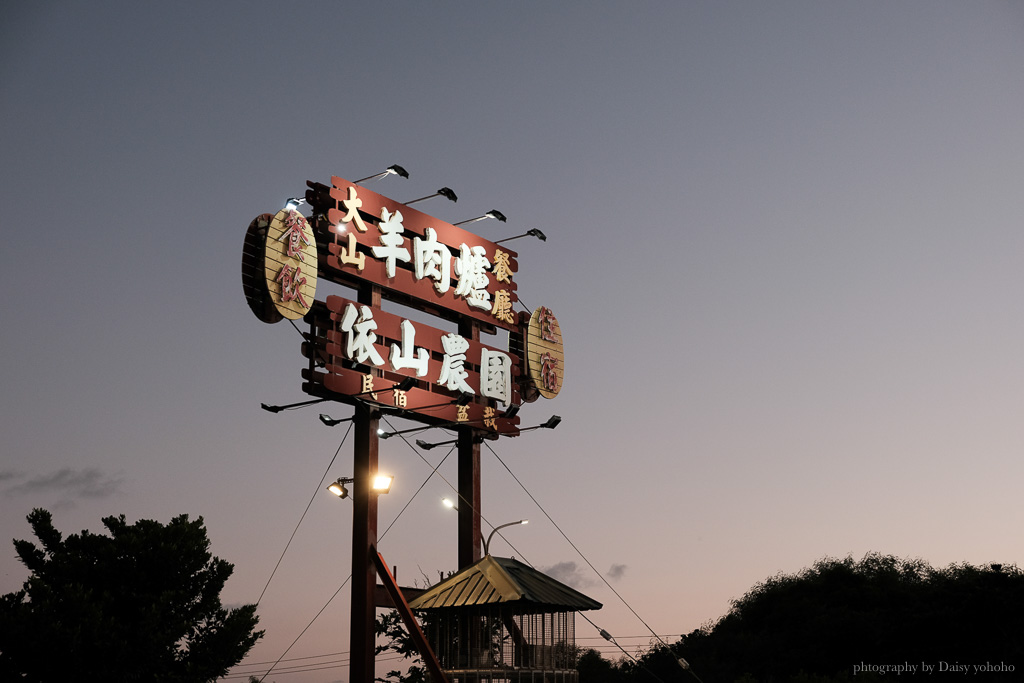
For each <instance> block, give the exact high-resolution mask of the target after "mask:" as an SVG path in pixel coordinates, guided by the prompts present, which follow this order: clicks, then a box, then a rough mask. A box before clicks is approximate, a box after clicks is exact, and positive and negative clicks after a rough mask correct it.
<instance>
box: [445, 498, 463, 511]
mask: <svg viewBox="0 0 1024 683" xmlns="http://www.w3.org/2000/svg"><path fill="white" fill-rule="evenodd" d="M441 505H444V506H445V507H446V508H448V509H449V510H455V511H456V512H458V511H459V508H457V507H455V503H454V502H452V499H451V498H442V499H441Z"/></svg>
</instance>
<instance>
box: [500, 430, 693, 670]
mask: <svg viewBox="0 0 1024 683" xmlns="http://www.w3.org/2000/svg"><path fill="white" fill-rule="evenodd" d="M486 445H487V450H489V451H490V452H491V453H493V454H494V457H495V458H497V459H498V462H500V463H501V466H502V467H504V468H505V471H507V472H508V473H509V475H511V476H512V478H513V479H515V481H516V483H517V484H519V486H520V488H522V489H523V491H524V492H525V493H526V495H528V496H529V497H530V500H532V501H533V502H534V504H535V505H536V506H537V508H538V509H540V511H541V512H543V513H544V516H545V517H547V518H548V521H549V522H551V524H552V525H553V526H554V527H555V529H557V530H558V533H560V534H561V535H562V538H564V539H565V540H566V542H567V543H568V544H569V545H571V546H572V549H573V550H575V551H576V553H577V554H578V555H579V556H580V557H581V558H583V561H584V562H586V563H587V566H588V567H590V568H591V569H592V570H593V571H594V573H595V574H597V576H598V578H600V579H601V581H602V582H603V583H604V585H606V586H607V587H608V589H609V590H611V592H612V593H614V594H615V597H617V598H618V599H619V600H620V601H621V602H622V604H623V605H625V606H626V608H627V609H629V611H630V612H632V613H633V616H635V617H636V618H637V619H638V620H639V621H640V623H641V624H643V625H644V626H645V627H646V628H647V630H648V631H650V632H651V635H652V636H654V637H655V639H657V641H658V642H659V643H661V644H662V646H663V647H664V648H665V649H666V650H668V651H669V652H670V653H672V649H671V648H670V647H669V645H668V643H666V642H665V641H664V640H663V639H662V637H661V636H659V635H658V634H657V632H656V631H655V630H654V629H653V628H651V627H650V625H649V624H648V623H647V622H646V621H644V619H643V617H641V616H640V615H639V614H637V611H636V610H635V609H633V607H632V605H630V604H629V603H628V602H626V599H625V598H624V597H622V596H621V595H620V594H619V592H618V591H617V590H615V588H614V586H612V585H611V584H610V583H608V580H607V579H606V578H605V577H604V575H603V574H602V573H601V572H599V571H597V568H596V567H595V566H594V565H593V563H591V561H590V560H589V559H587V556H586V555H584V554H583V552H582V551H581V550H580V549H579V548H578V547H576V544H575V543H573V542H572V539H570V538H569V537H568V536H567V535H566V534H565V532H564V531H562V528H561V527H560V526H558V524H557V523H556V522H555V520H554V519H552V518H551V515H549V514H548V511H547V510H545V509H544V506H543V505H541V504H540V502H539V501H538V500H537V499H536V498H535V497H534V496H533V494H532V493H530V490H529V489H527V488H526V486H525V485H524V484H523V482H521V481H520V480H519V477H517V476H516V475H515V473H514V472H513V471H512V470H511V468H509V466H508V465H507V464H505V461H504V460H502V459H501V456H500V455H498V453H497V451H495V450H494V449H493V448H492V447H491V445H490V444H489V443H488V444H486ZM581 616H582V617H583V618H584V619H586V620H587V622H589V623H590V625H591V626H593V627H594V628H596V629H598V632H599V633H600V634H601V637H602V638H604V639H605V640H607V641H609V642H610V643H612V644H614V645H615V646H617V647H618V648H619V649H620V650H622V652H623V653H624V654H626V655H627V656H628V657H629V658H630V659H633V661H635V662H637V664H640V666H643V667H644V669H647V667H646V666H644V665H643V663H641V662H639V661H638V660H636V659H635V658H634V657H633V656H632V655H630V654H629V653H628V652H626V651H625V650H624V649H623V648H622V646H621V645H619V644H618V643H617V642H615V639H614V638H613V637H612V636H611V634H610V633H608V632H607V631H605V630H604V629H601V628H598V626H597V624H595V623H594V622H593V621H591V620H590V619H589V618H587V616H586V615H585V614H582V613H581ZM673 656H674V653H673ZM676 662H677V663H678V664H679V666H680V667H682V668H683V669H684V670H685V671H689V672H690V673H691V674H692V675H693V677H694V678H696V679H697V680H698V681H700V678H699V677H698V676H697V674H696V673H694V671H693V669H691V668H690V664H689V662H687V661H686V660H685V659H683V658H682V657H678V658H676ZM647 671H648V673H650V674H651V675H652V676H654V678H655V679H657V680H659V681H660V680H661V679H659V678H658V677H657V676H656V675H655V674H654V672H653V671H651V670H650V669H647ZM701 683H703V682H701Z"/></svg>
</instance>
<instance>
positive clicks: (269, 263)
mask: <svg viewBox="0 0 1024 683" xmlns="http://www.w3.org/2000/svg"><path fill="white" fill-rule="evenodd" d="M264 266H265V268H264V273H265V277H266V283H267V291H269V292H270V298H271V300H272V301H273V302H274V306H275V307H276V308H277V310H278V311H279V312H280V313H281V315H283V316H284V317H285V318H288V319H289V320H296V319H298V318H301V317H302V316H304V315H306V313H307V312H309V308H310V306H312V305H313V297H314V296H316V272H317V270H316V269H317V261H316V241H315V240H314V239H313V231H312V230H311V229H310V227H309V223H307V222H306V218H305V217H304V216H303V215H302V214H301V213H299V212H298V211H295V210H289V209H281V210H280V211H278V212H277V215H275V216H274V218H273V219H271V221H270V225H269V226H268V227H267V241H266V252H265V257H264Z"/></svg>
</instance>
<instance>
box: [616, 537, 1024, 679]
mask: <svg viewBox="0 0 1024 683" xmlns="http://www.w3.org/2000/svg"><path fill="white" fill-rule="evenodd" d="M1022 605H1024V572H1021V570H1020V569H1018V568H1017V567H1016V566H1000V565H992V566H990V567H984V568H982V567H975V566H971V565H969V564H958V565H956V564H955V565H950V566H949V567H947V568H945V569H933V568H932V567H931V566H929V565H928V564H927V563H925V562H923V561H921V560H901V559H898V558H895V557H892V556H885V555H880V554H874V553H873V554H868V555H866V556H865V557H864V558H863V559H862V560H860V561H859V562H855V561H854V560H853V559H852V558H849V557H847V558H846V559H842V560H839V559H828V558H826V559H823V560H820V561H819V562H817V563H815V564H814V566H813V567H810V568H808V569H805V570H803V571H801V572H799V573H798V574H795V575H784V574H779V575H777V576H774V577H771V578H769V579H767V580H765V581H763V582H761V583H759V584H757V585H755V586H754V587H753V588H751V589H750V591H748V592H747V594H746V595H744V596H743V597H742V598H740V599H738V600H734V601H733V604H732V609H730V611H729V612H728V614H726V615H725V616H724V617H722V618H721V619H720V620H718V621H717V622H716V623H713V624H708V625H706V626H705V627H703V628H700V629H698V630H696V631H693V632H692V633H690V634H688V635H686V636H683V637H682V638H681V639H680V640H679V641H678V642H677V643H675V644H674V645H673V646H672V647H671V652H670V651H669V650H667V649H666V648H659V649H654V650H651V651H650V652H648V653H647V654H646V655H645V656H644V657H643V658H642V659H641V662H642V664H643V665H644V666H643V667H638V666H633V667H631V670H632V673H633V675H634V678H635V680H638V681H641V682H642V683H648V682H652V681H655V680H656V678H655V676H656V677H657V678H660V679H661V680H662V681H671V680H681V679H680V674H681V673H682V672H681V671H680V669H679V667H678V665H677V663H676V662H675V657H678V656H682V657H684V658H686V659H687V660H688V661H689V662H690V663H691V664H692V665H693V670H694V671H695V672H697V673H698V674H699V675H700V677H701V678H702V679H703V680H704V681H707V682H708V683H710V682H711V681H714V682H716V683H733V682H743V683H755V682H758V683H760V682H764V683H767V682H769V681H771V682H776V683H784V682H790V683H826V682H832V681H836V682H838V681H858V682H861V681H863V682H868V681H873V680H893V679H894V674H893V673H888V674H880V673H879V672H877V671H870V670H867V669H861V670H859V671H858V670H856V669H855V668H854V667H855V666H856V665H861V664H864V665H898V664H901V663H902V664H911V665H918V666H920V665H921V664H922V663H928V664H931V665H933V666H934V667H935V669H934V670H933V672H932V673H931V675H930V676H927V677H928V678H929V679H933V678H937V679H944V678H953V677H960V678H962V677H963V676H964V673H963V672H962V671H961V672H954V670H953V668H952V667H953V665H955V664H959V665H968V666H971V667H973V666H974V665H979V666H982V667H984V666H985V665H986V664H988V665H990V666H991V667H994V668H990V669H988V670H985V669H981V670H979V671H978V672H977V674H976V675H979V676H982V677H983V678H984V679H985V680H992V681H1003V680H1006V681H1010V680H1024V610H1022V609H1021V606H1022ZM943 663H944V664H945V666H946V668H947V670H946V671H943V670H942V668H943ZM1000 664H1002V665H1003V668H1002V669H1001V670H1000V669H998V668H997V667H998V665H1000ZM1006 667H1013V670H1012V671H1010V670H1007V669H1006ZM970 673H971V674H975V671H974V669H973V668H972V669H971V670H970ZM652 674H653V675H652ZM916 675H917V676H918V677H920V676H922V672H921V671H920V670H918V671H917V673H916ZM683 678H690V677H689V676H684V677H683ZM691 680H693V679H692V678H691Z"/></svg>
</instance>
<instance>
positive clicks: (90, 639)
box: [0, 509, 263, 682]
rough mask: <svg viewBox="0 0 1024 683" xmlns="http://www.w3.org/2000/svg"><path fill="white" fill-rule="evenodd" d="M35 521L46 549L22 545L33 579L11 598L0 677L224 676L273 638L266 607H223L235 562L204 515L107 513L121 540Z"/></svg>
mask: <svg viewBox="0 0 1024 683" xmlns="http://www.w3.org/2000/svg"><path fill="white" fill-rule="evenodd" d="M28 522H29V524H30V525H31V527H32V531H33V533H34V534H35V536H36V538H37V539H39V542H40V545H41V547H37V546H36V545H34V544H33V543H31V542H29V541H17V540H16V541H15V542H14V547H15V549H16V551H17V553H18V557H19V558H20V559H21V561H22V562H23V563H24V564H25V566H26V567H28V569H29V571H30V576H29V578H28V580H27V581H26V582H25V584H24V586H23V588H22V590H20V591H18V592H16V593H9V594H7V595H3V596H0V679H3V680H10V679H14V678H17V679H18V680H24V681H58V680H59V681H65V680H106V681H169V682H170V681H173V682H185V681H188V682H195V681H212V680H213V679H215V678H217V677H219V676H223V675H225V674H226V673H227V671H228V669H229V668H230V667H231V666H233V665H235V664H237V663H238V662H239V661H241V659H242V657H244V656H245V654H246V653H247V652H248V651H249V649H250V648H252V646H253V645H254V644H255V643H256V641H257V640H259V639H260V638H261V637H262V636H263V632H262V631H255V630H254V629H255V627H256V624H257V621H258V617H257V616H256V606H255V605H245V606H242V607H239V608H236V609H225V608H224V607H222V606H221V602H220V592H221V590H222V589H223V587H224V583H225V582H226V581H227V579H228V577H229V576H230V575H231V572H232V570H233V566H232V565H231V564H230V563H228V562H226V561H224V560H221V559H219V558H217V557H213V556H212V555H211V554H210V551H209V546H210V541H209V539H208V538H207V535H206V528H205V527H204V526H203V519H202V517H200V518H198V519H197V520H195V521H189V519H188V516H187V515H180V516H178V517H175V518H174V519H172V520H171V522H170V523H169V524H167V525H163V524H160V523H159V522H155V521H150V520H141V521H139V522H136V523H135V524H131V525H129V524H127V523H126V522H125V518H124V516H123V515H122V516H120V517H107V518H105V519H104V520H103V525H104V526H105V527H106V529H107V530H108V531H109V533H110V535H109V536H106V535H98V534H92V533H89V532H88V531H83V532H82V533H81V534H72V535H70V536H68V537H67V538H63V537H62V535H61V533H60V532H59V531H57V529H55V528H54V526H53V521H52V517H51V515H50V513H49V512H47V511H46V510H42V509H36V510H33V511H32V513H31V514H29V516H28Z"/></svg>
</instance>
